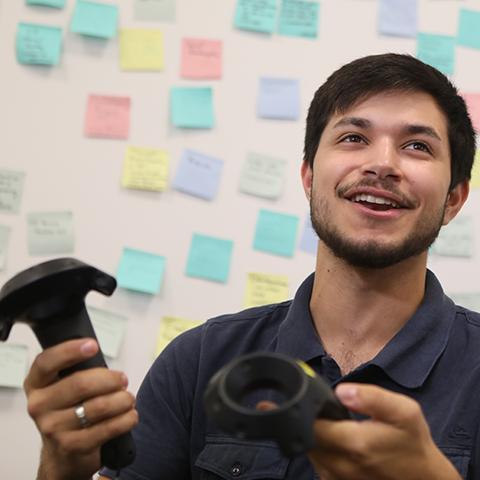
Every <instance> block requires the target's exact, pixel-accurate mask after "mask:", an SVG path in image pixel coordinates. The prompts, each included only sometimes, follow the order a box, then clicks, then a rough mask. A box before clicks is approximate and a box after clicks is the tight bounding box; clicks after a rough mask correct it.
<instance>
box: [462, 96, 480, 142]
mask: <svg viewBox="0 0 480 480" xmlns="http://www.w3.org/2000/svg"><path fill="white" fill-rule="evenodd" d="M462 97H463V99H464V100H465V103H466V104H467V108H468V113H469V115H470V118H471V119H472V123H473V128H474V129H475V130H476V131H477V132H479V133H480V93H462Z"/></svg>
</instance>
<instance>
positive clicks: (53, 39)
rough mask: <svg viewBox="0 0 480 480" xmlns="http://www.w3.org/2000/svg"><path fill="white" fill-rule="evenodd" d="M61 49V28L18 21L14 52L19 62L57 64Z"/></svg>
mask: <svg viewBox="0 0 480 480" xmlns="http://www.w3.org/2000/svg"><path fill="white" fill-rule="evenodd" d="M61 51H62V30H61V29H60V28H58V27H48V26H45V25H36V24H32V23H19V24H18V28H17V37H16V52H17V60H18V62H19V63H22V64H26V65H29V64H31V65H57V64H58V62H59V61H60V53H61Z"/></svg>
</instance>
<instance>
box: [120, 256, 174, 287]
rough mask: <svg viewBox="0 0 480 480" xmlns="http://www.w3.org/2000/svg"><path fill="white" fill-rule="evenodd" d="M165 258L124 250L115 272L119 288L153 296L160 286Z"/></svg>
mask: <svg viewBox="0 0 480 480" xmlns="http://www.w3.org/2000/svg"><path fill="white" fill-rule="evenodd" d="M164 271H165V257H162V256H161V255H156V254H154V253H148V252H144V251H142V250H135V249H133V248H124V249H123V253H122V258H121V260H120V265H119V266H118V271H117V283H118V286H119V287H122V288H127V289H129V290H135V291H137V292H143V293H150V294H152V295H153V294H155V293H158V292H159V291H160V287H161V286H162V279H163V274H164Z"/></svg>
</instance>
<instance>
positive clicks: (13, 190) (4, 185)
mask: <svg viewBox="0 0 480 480" xmlns="http://www.w3.org/2000/svg"><path fill="white" fill-rule="evenodd" d="M24 180H25V173H24V172H17V171H14V170H6V169H3V168H2V169H0V212H8V213H18V212H19V210H20V201H21V199H22V195H23V184H24Z"/></svg>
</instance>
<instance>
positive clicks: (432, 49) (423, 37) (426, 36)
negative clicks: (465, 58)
mask: <svg viewBox="0 0 480 480" xmlns="http://www.w3.org/2000/svg"><path fill="white" fill-rule="evenodd" d="M417 58H418V59H419V60H421V61H422V62H425V63H428V64H429V65H431V66H432V67H435V68H436V69H437V70H440V71H441V72H442V73H444V74H445V75H452V74H453V70H454V64H455V38H454V37H450V36H448V35H435V34H430V33H419V34H418V35H417Z"/></svg>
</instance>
